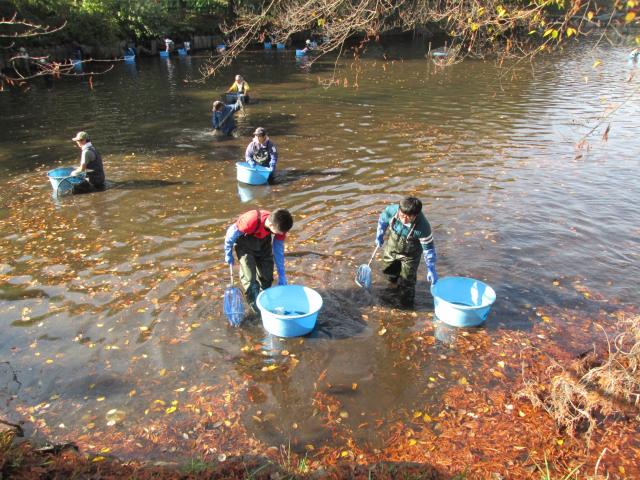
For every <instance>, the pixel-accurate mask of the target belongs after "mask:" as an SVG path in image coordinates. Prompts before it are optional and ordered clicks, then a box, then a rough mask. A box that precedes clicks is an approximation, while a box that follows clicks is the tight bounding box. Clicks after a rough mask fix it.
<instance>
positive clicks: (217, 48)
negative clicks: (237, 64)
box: [216, 43, 227, 53]
mask: <svg viewBox="0 0 640 480" xmlns="http://www.w3.org/2000/svg"><path fill="white" fill-rule="evenodd" d="M226 49H227V46H226V45H225V44H224V43H221V44H220V45H216V51H217V52H218V53H222V52H224V51H225V50H226Z"/></svg>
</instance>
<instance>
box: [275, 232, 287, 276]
mask: <svg viewBox="0 0 640 480" xmlns="http://www.w3.org/2000/svg"><path fill="white" fill-rule="evenodd" d="M273 259H274V260H275V264H276V270H277V271H278V285H286V284H287V275H286V274H285V271H284V239H278V238H275V239H274V240H273Z"/></svg>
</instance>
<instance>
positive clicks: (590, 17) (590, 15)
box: [587, 12, 593, 21]
mask: <svg viewBox="0 0 640 480" xmlns="http://www.w3.org/2000/svg"><path fill="white" fill-rule="evenodd" d="M592 18H593V12H588V13H587V20H589V21H591V19H592Z"/></svg>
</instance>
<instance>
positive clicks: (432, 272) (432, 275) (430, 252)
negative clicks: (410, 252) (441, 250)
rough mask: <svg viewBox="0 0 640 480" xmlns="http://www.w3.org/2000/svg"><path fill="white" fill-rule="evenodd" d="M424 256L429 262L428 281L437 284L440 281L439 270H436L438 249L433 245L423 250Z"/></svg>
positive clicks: (427, 262)
mask: <svg viewBox="0 0 640 480" xmlns="http://www.w3.org/2000/svg"><path fill="white" fill-rule="evenodd" d="M422 256H423V257H424V261H425V263H426V264H427V281H429V282H430V283H431V285H435V284H436V282H437V281H438V272H436V249H435V248H433V247H432V248H428V249H427V250H423V251H422Z"/></svg>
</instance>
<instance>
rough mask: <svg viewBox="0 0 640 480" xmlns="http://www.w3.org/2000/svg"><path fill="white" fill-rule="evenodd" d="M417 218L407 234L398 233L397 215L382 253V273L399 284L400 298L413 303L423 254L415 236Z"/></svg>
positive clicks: (392, 221)
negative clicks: (396, 229) (396, 226)
mask: <svg viewBox="0 0 640 480" xmlns="http://www.w3.org/2000/svg"><path fill="white" fill-rule="evenodd" d="M416 221H417V219H416V220H414V221H413V223H412V224H411V226H410V228H409V232H408V233H407V236H406V237H404V236H402V235H400V234H399V233H396V231H395V230H394V227H395V225H396V223H397V222H400V220H399V219H398V218H397V214H396V216H394V217H393V219H392V220H391V225H390V227H391V234H390V235H389V239H388V240H387V241H386V242H385V245H384V253H383V255H382V265H383V267H382V273H384V274H385V276H386V277H387V279H388V280H389V281H390V282H392V283H397V284H398V289H399V294H400V299H401V300H402V301H403V302H407V303H411V302H413V299H414V298H415V292H416V280H417V278H418V267H419V266H420V257H421V256H422V245H421V244H420V240H419V239H417V238H415V237H414V236H413V230H414V229H415V226H416Z"/></svg>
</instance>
